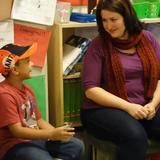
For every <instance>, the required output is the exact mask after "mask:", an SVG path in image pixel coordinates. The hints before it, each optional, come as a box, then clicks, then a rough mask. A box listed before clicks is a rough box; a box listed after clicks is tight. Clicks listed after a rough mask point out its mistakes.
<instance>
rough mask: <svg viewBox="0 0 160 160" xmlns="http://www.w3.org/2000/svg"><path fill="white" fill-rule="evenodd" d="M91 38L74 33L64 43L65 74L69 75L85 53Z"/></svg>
mask: <svg viewBox="0 0 160 160" xmlns="http://www.w3.org/2000/svg"><path fill="white" fill-rule="evenodd" d="M90 42H91V40H90V39H88V38H84V37H80V36H75V35H72V36H71V37H70V38H69V39H68V40H67V41H66V42H65V44H64V51H63V53H64V54H63V74H64V75H67V74H69V72H70V71H71V70H72V68H73V67H74V65H75V64H76V63H77V62H78V61H79V60H80V59H81V58H82V57H83V55H84V54H85V52H86V50H87V47H88V45H89V43H90Z"/></svg>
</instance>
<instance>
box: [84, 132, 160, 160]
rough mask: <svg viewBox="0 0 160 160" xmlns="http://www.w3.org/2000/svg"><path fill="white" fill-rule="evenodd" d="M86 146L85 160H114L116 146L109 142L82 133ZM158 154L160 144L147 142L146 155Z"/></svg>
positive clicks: (151, 141) (152, 141)
mask: <svg viewBox="0 0 160 160" xmlns="http://www.w3.org/2000/svg"><path fill="white" fill-rule="evenodd" d="M84 141H85V145H86V153H85V160H116V159H115V152H116V145H115V144H113V143H112V142H109V141H102V140H100V139H97V138H95V137H94V136H93V135H91V134H89V133H88V132H86V131H84ZM156 152H160V143H158V142H156V141H154V140H149V148H148V151H147V154H151V153H156Z"/></svg>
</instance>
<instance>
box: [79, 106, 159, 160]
mask: <svg viewBox="0 0 160 160" xmlns="http://www.w3.org/2000/svg"><path fill="white" fill-rule="evenodd" d="M81 121H82V123H83V125H84V127H85V129H86V130H87V131H88V132H89V133H90V134H92V135H94V136H95V137H96V138H99V139H102V140H104V141H105V140H106V141H111V142H113V143H114V144H116V145H117V159H116V160H144V159H145V154H146V151H147V148H148V138H152V139H153V138H154V139H156V140H158V141H159V142H160V110H158V111H157V113H156V115H155V117H154V118H153V119H152V120H139V121H138V120H136V119H134V118H133V117H131V116H130V115H129V114H128V113H126V112H124V111H122V110H119V109H114V108H99V109H88V110H87V109H86V110H81Z"/></svg>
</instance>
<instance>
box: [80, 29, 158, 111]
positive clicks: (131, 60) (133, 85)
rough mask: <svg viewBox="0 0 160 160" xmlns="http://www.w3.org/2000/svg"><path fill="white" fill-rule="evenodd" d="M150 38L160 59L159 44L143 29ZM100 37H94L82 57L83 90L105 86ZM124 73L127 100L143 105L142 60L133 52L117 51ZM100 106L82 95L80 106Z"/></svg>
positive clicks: (89, 107)
mask: <svg viewBox="0 0 160 160" xmlns="http://www.w3.org/2000/svg"><path fill="white" fill-rule="evenodd" d="M143 32H144V33H145V35H146V36H147V37H148V39H149V40H150V42H151V44H152V45H153V48H154V50H155V54H156V56H157V58H158V60H159V61H160V44H158V41H157V40H156V38H155V37H154V36H153V34H152V33H151V32H149V31H146V30H144V31H143ZM101 41H102V40H101V38H100V37H99V36H98V37H96V38H95V39H94V40H93V41H92V42H91V44H90V46H89V48H88V50H87V53H86V55H85V57H84V64H83V74H82V83H83V90H84V92H85V91H86V90H87V89H89V88H92V87H102V88H105V85H106V84H107V81H106V76H107V74H106V72H105V70H106V67H105V66H104V63H103V62H104V59H105V58H104V52H103V49H102V42H101ZM118 55H119V58H120V60H121V63H122V66H123V69H124V73H125V84H126V88H127V94H128V100H129V101H130V102H132V103H137V104H141V105H144V104H146V103H147V101H146V100H145V98H144V83H143V66H142V62H141V60H140V58H139V56H138V54H137V52H135V53H134V54H133V55H127V54H125V53H121V52H119V54H118ZM98 107H102V106H100V105H99V104H96V103H95V102H93V101H92V100H90V99H88V98H87V97H86V96H84V100H83V105H82V108H85V109H91V108H98Z"/></svg>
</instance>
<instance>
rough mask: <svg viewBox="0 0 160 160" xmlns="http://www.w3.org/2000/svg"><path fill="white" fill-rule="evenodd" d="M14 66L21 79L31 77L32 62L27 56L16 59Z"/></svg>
mask: <svg viewBox="0 0 160 160" xmlns="http://www.w3.org/2000/svg"><path fill="white" fill-rule="evenodd" d="M15 68H16V71H17V72H18V73H19V74H18V75H19V76H20V78H21V79H22V80H24V79H28V78H31V73H32V63H31V61H30V59H29V58H25V59H22V60H20V61H18V64H16V65H15Z"/></svg>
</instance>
